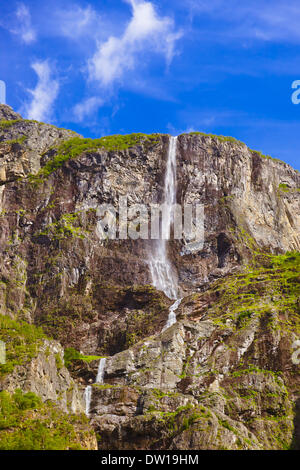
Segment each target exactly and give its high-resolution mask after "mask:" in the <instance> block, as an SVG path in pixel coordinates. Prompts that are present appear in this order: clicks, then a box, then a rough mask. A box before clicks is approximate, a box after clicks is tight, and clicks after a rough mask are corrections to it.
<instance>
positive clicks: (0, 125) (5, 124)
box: [0, 119, 22, 129]
mask: <svg viewBox="0 0 300 470" xmlns="http://www.w3.org/2000/svg"><path fill="white" fill-rule="evenodd" d="M21 121H22V119H12V120H11V121H4V120H3V121H0V129H7V128H8V127H11V126H13V125H14V124H16V123H17V122H21Z"/></svg>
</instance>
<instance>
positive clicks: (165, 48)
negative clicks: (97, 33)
mask: <svg viewBox="0 0 300 470" xmlns="http://www.w3.org/2000/svg"><path fill="white" fill-rule="evenodd" d="M126 1H127V3H130V5H131V7H132V18H131V20H130V22H129V23H128V25H127V27H126V29H125V31H124V33H123V35H122V36H121V37H115V36H110V37H109V38H108V39H107V41H105V42H104V43H99V44H98V48H97V51H96V53H95V55H94V56H93V57H92V58H91V59H90V60H89V63H88V70H89V78H90V79H92V80H97V81H99V82H100V83H101V85H104V86H105V85H109V84H111V83H113V82H115V81H116V80H119V79H121V78H122V77H123V75H124V73H125V72H126V71H128V70H132V69H134V68H135V67H136V65H137V62H138V57H137V56H138V54H139V53H145V52H146V51H147V52H149V51H155V52H156V53H159V54H162V55H164V56H165V58H166V61H167V63H168V64H169V63H170V62H171V60H172V58H173V56H174V50H175V42H176V40H177V39H179V38H180V37H181V35H182V33H181V32H180V31H177V32H176V31H175V30H174V22H173V20H172V19H171V18H169V17H160V16H159V15H158V14H157V12H156V10H155V7H154V6H153V4H152V3H151V2H149V1H143V0H126Z"/></svg>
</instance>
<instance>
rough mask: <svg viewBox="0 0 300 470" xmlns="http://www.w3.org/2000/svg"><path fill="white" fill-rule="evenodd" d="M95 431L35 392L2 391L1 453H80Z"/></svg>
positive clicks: (0, 396) (0, 418)
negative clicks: (77, 451)
mask: <svg viewBox="0 0 300 470" xmlns="http://www.w3.org/2000/svg"><path fill="white" fill-rule="evenodd" d="M92 434H93V432H92V431H91V430H90V429H89V428H88V426H87V419H86V418H85V416H83V415H82V416H75V415H69V414H68V415H67V414H65V413H63V412H62V411H60V410H59V409H58V408H56V407H55V405H54V404H52V403H50V402H47V403H42V401H41V399H40V398H39V397H38V396H37V395H35V394H34V393H32V392H27V393H24V392H22V391H21V390H20V389H17V390H16V391H15V393H14V394H12V395H11V394H9V393H8V392H6V391H2V392H0V450H81V449H83V447H82V444H83V443H84V441H85V440H86V439H87V438H89V437H91V436H92Z"/></svg>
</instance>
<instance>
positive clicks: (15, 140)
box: [0, 121, 28, 145]
mask: <svg viewBox="0 0 300 470" xmlns="http://www.w3.org/2000/svg"><path fill="white" fill-rule="evenodd" d="M8 122H9V121H8ZM0 123H1V121H0ZM27 139H28V137H27V136H26V135H22V136H20V137H18V138H17V139H11V140H4V141H2V142H1V143H2V144H9V145H12V144H23V143H24V142H25V140H27Z"/></svg>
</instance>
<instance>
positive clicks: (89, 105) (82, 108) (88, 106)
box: [73, 96, 104, 122]
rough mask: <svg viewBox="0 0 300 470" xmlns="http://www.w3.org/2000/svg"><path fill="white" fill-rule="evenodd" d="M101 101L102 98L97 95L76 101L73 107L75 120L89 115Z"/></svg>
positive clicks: (80, 120) (80, 119)
mask: <svg viewBox="0 0 300 470" xmlns="http://www.w3.org/2000/svg"><path fill="white" fill-rule="evenodd" d="M103 103H104V101H103V99H102V98H100V97H98V96H92V97H90V98H87V99H86V100H84V101H82V102H81V103H77V104H76V105H75V106H74V108H73V114H74V120H75V122H82V121H83V120H84V118H86V117H89V116H91V114H93V113H94V112H95V111H97V109H98V108H100V106H102V105H103Z"/></svg>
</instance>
